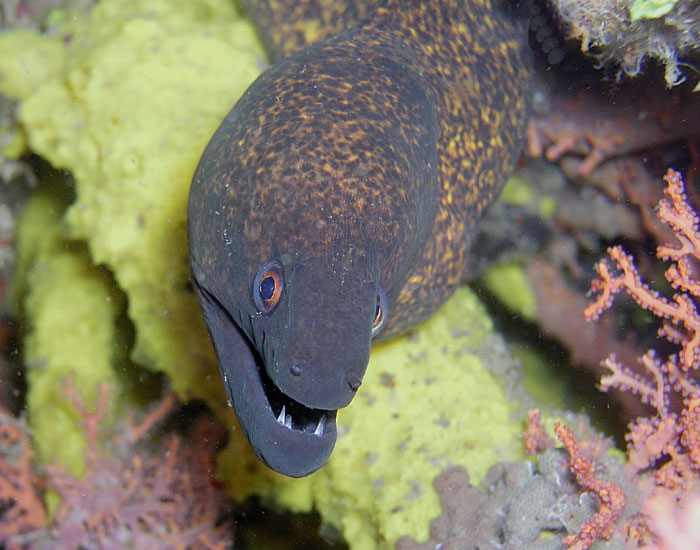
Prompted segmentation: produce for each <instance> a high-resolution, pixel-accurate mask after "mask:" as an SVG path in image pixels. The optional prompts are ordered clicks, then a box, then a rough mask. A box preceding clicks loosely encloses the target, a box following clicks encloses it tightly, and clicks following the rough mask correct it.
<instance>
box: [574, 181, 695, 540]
mask: <svg viewBox="0 0 700 550" xmlns="http://www.w3.org/2000/svg"><path fill="white" fill-rule="evenodd" d="M664 180H665V181H666V184H667V187H666V189H665V191H664V192H665V193H666V195H667V196H668V198H667V199H663V200H662V201H661V202H660V203H659V209H658V217H659V219H660V220H661V221H663V222H664V223H666V224H667V225H668V226H669V227H670V228H671V229H672V230H673V233H674V234H675V236H676V238H677V240H678V245H676V246H672V245H663V246H659V247H658V249H657V255H658V257H659V258H661V259H663V260H667V261H671V262H672V263H671V265H670V266H669V268H668V269H667V270H666V274H665V275H666V279H667V280H668V281H669V283H671V286H672V287H673V288H674V290H675V291H676V292H675V294H674V295H673V297H672V298H670V299H669V298H667V297H666V296H664V295H662V294H661V293H659V292H657V291H656V290H654V289H652V288H651V287H650V286H649V285H647V284H646V283H645V282H644V281H643V280H642V278H641V276H640V275H639V273H638V272H637V269H636V267H635V265H634V262H633V260H632V258H631V256H629V255H628V254H626V253H625V252H624V251H623V250H622V248H621V247H612V248H610V249H609V250H608V253H609V255H610V258H612V260H613V261H614V262H615V266H616V268H611V267H610V265H609V264H608V262H607V261H606V260H601V261H600V263H599V264H598V266H597V269H598V275H599V278H597V279H595V280H594V281H593V282H592V284H591V288H592V290H593V292H595V293H597V297H596V298H595V300H594V301H593V302H592V303H591V304H590V305H589V306H588V307H587V308H586V310H585V312H584V313H585V315H586V317H587V318H588V319H589V320H590V319H596V318H597V317H598V316H599V315H600V313H601V312H602V311H604V310H605V309H607V308H608V307H610V305H611V304H612V301H613V298H614V296H615V295H616V294H617V293H619V292H621V291H623V290H624V291H625V292H626V293H627V294H629V295H630V296H631V297H632V298H634V300H635V301H636V302H637V303H638V304H639V305H640V306H642V307H643V308H645V309H648V310H650V311H651V312H652V313H654V314H655V315H656V316H658V317H659V318H661V319H663V323H664V324H663V326H662V328H661V330H660V335H661V336H664V337H665V338H666V339H667V340H669V341H670V342H672V343H674V344H677V345H679V346H680V349H679V352H678V353H677V354H673V355H670V356H669V357H667V358H666V359H665V360H662V359H660V358H659V357H658V356H657V353H656V352H655V351H654V350H649V351H647V352H646V353H645V354H644V355H642V357H641V358H640V361H641V364H642V366H643V367H644V369H645V370H646V372H647V373H648V375H649V376H648V377H643V376H640V375H638V374H635V373H633V372H632V371H631V370H630V369H628V368H627V367H625V366H624V365H622V364H621V363H620V362H618V361H617V360H616V358H615V357H614V356H610V357H608V358H607V359H606V360H605V361H604V363H603V364H604V366H605V367H606V368H607V369H608V370H609V371H610V374H608V375H607V376H604V377H603V378H602V379H601V385H602V387H603V389H609V388H613V387H615V388H621V389H625V390H628V391H630V392H632V393H634V394H636V395H638V396H639V397H640V398H641V399H642V401H644V402H645V403H648V404H649V405H651V406H652V407H653V408H654V409H655V414H654V415H653V416H650V417H640V418H637V419H636V420H635V421H633V422H632V423H631V424H630V426H629V433H628V434H627V441H628V450H627V455H628V462H627V466H626V471H627V472H628V474H630V475H631V476H632V477H633V479H635V480H636V481H637V483H638V484H639V486H640V488H641V489H642V490H643V492H644V493H645V494H646V495H647V496H648V497H650V498H653V499H663V501H664V502H669V503H674V504H675V506H677V508H678V510H677V512H678V514H679V516H680V514H681V513H683V510H684V506H685V504H684V498H685V497H686V496H687V495H690V494H696V492H697V491H700V385H699V384H698V371H699V370H700V313H698V309H697V300H698V298H700V281H699V280H698V279H697V278H696V276H695V274H694V268H696V267H697V265H698V262H700V230H699V229H698V216H697V214H696V213H695V212H694V210H693V209H692V208H691V206H690V205H689V204H688V201H687V199H686V196H685V191H684V186H683V181H682V178H681V175H680V174H679V173H678V172H676V171H674V170H669V171H668V173H667V174H666V176H665V178H664ZM674 390H675V391H677V392H679V393H680V394H681V396H682V410H681V412H680V413H677V412H674V409H673V408H672V406H671V403H670V400H671V395H672V392H673V391H674ZM653 502H657V500H654V501H652V503H653ZM658 509H659V507H658V506H655V505H650V506H646V507H645V513H646V515H647V518H649V521H648V527H649V530H650V531H651V532H652V533H655V529H656V526H657V525H660V524H662V523H663V522H662V521H661V518H660V517H654V514H656V511H657V510H658ZM656 537H657V538H659V539H661V538H662V536H661V534H660V533H658V532H657V533H656ZM650 548H651V547H650Z"/></svg>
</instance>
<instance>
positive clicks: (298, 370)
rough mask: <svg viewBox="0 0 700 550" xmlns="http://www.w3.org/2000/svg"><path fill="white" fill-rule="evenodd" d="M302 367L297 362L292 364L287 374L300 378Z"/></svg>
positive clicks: (300, 363)
mask: <svg viewBox="0 0 700 550" xmlns="http://www.w3.org/2000/svg"><path fill="white" fill-rule="evenodd" d="M302 365H303V363H302V362H297V363H294V364H293V365H292V366H291V367H290V368H289V372H291V373H292V376H301V374H302V372H303V369H302Z"/></svg>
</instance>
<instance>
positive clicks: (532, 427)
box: [523, 409, 552, 454]
mask: <svg viewBox="0 0 700 550" xmlns="http://www.w3.org/2000/svg"><path fill="white" fill-rule="evenodd" d="M523 439H524V440H525V452H526V453H527V454H537V453H541V452H542V451H544V450H546V449H548V448H549V447H551V446H552V440H551V438H550V437H549V436H548V435H547V432H546V431H545V430H544V428H543V427H542V413H541V412H540V410H539V409H530V410H529V411H527V428H526V429H525V433H524V434H523Z"/></svg>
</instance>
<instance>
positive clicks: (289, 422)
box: [284, 414, 292, 430]
mask: <svg viewBox="0 0 700 550" xmlns="http://www.w3.org/2000/svg"><path fill="white" fill-rule="evenodd" d="M284 425H285V427H287V428H289V429H290V430H291V429H292V415H291V414H288V415H287V417H286V418H285V419H284Z"/></svg>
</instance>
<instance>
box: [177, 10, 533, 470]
mask: <svg viewBox="0 0 700 550" xmlns="http://www.w3.org/2000/svg"><path fill="white" fill-rule="evenodd" d="M279 4H281V3H280V2H274V1H272V2H268V3H267V4H264V5H261V4H257V3H256V4H255V5H252V6H250V7H249V9H250V13H251V14H252V15H253V17H254V19H255V18H257V20H258V21H259V22H260V23H261V28H262V34H263V37H264V38H265V39H266V40H267V42H268V44H269V45H270V51H271V53H272V55H273V57H278V58H281V59H280V60H279V61H277V62H276V63H275V64H274V65H273V66H272V67H271V68H270V69H268V70H267V71H266V72H265V73H263V74H262V75H261V76H260V77H259V78H258V80H257V81H256V82H254V83H253V84H252V86H251V87H250V88H249V89H248V91H247V92H246V93H245V94H244V95H243V97H242V98H241V99H240V100H239V101H238V103H237V104H236V105H235V107H234V108H233V109H232V110H231V111H230V113H229V114H228V115H227V117H226V119H225V120H224V121H223V122H222V124H221V126H220V127H219V128H218V130H217V131H216V133H215V134H214V136H213V137H212V139H211V141H210V142H209V145H208V146H207V148H206V150H205V151H204V154H203V155H202V158H201V160H200V162H199V165H198V167H197V170H196V172H195V175H194V178H193V182H192V188H191V192H190V204H189V239H190V242H189V244H190V253H191V266H192V278H193V285H194V288H195V291H196V293H197V295H198V297H199V299H200V303H201V305H202V310H203V313H204V316H205V319H206V322H207V325H208V327H209V331H210V334H211V337H212V340H213V343H214V346H215V349H216V353H217V356H218V360H219V364H220V369H221V373H222V376H223V379H224V384H225V386H226V389H227V391H228V394H229V396H230V398H231V401H232V403H233V407H234V409H235V411H236V414H237V416H238V419H239V421H240V424H241V426H242V428H243V430H244V432H245V433H246V436H247V438H248V440H249V442H250V444H251V446H252V448H253V450H254V451H255V453H256V454H257V456H258V457H259V458H260V459H261V460H262V461H263V462H264V463H265V464H267V465H268V466H269V467H270V468H272V469H274V470H276V471H277V472H280V473H282V474H285V475H288V476H293V477H299V476H304V475H308V474H310V473H312V472H314V471H315V470H317V469H318V468H320V467H321V466H322V465H323V464H324V463H325V462H326V461H327V459H328V457H329V456H330V454H331V451H332V449H333V446H334V444H335V439H336V426H335V412H336V410H337V409H339V408H342V407H345V406H346V405H348V403H350V401H351V400H352V398H353V397H354V395H355V393H356V392H357V390H358V388H359V386H360V384H361V382H362V377H363V375H364V372H365V370H366V368H367V362H368V360H369V354H370V347H371V344H372V341H373V340H377V339H378V338H388V337H391V336H394V335H396V334H398V333H400V332H404V331H406V330H408V329H410V328H411V327H413V326H415V325H416V324H418V323H420V322H421V321H422V320H424V319H425V318H427V317H428V316H430V315H432V314H433V313H434V312H435V311H436V310H437V308H438V307H439V306H440V305H441V304H442V303H443V302H444V301H445V300H446V299H447V298H448V297H449V296H450V295H451V294H452V292H453V291H454V290H455V288H456V287H457V285H459V283H460V281H461V280H462V278H463V275H464V272H465V268H466V266H467V252H468V248H469V245H470V237H471V236H472V235H473V234H474V228H475V223H476V221H477V220H478V218H479V217H480V215H481V213H482V211H483V209H484V208H485V207H486V206H487V205H488V204H489V203H490V202H491V201H492V200H493V199H494V197H495V196H496V195H497V193H498V191H499V190H500V188H501V186H502V184H503V182H504V181H505V179H506V177H507V175H508V174H509V173H510V171H511V170H512V168H513V166H514V162H515V160H516V156H517V153H518V151H519V145H520V142H521V138H522V137H523V135H524V126H525V123H526V118H527V98H528V86H529V85H528V81H529V79H530V73H531V68H530V67H531V63H530V61H529V58H528V55H527V52H526V48H525V42H526V36H525V32H524V30H523V29H522V28H520V27H521V25H520V23H521V22H518V21H517V20H515V18H513V16H512V15H511V14H510V13H509V10H508V9H507V7H506V6H505V5H503V4H502V3H501V2H500V1H499V0H472V1H469V2H464V1H454V0H453V1H450V0H427V1H418V0H389V1H386V2H375V4H377V5H371V4H369V5H367V6H365V7H363V8H359V7H357V6H356V5H355V4H354V3H348V4H343V3H338V2H330V3H329V2H328V1H327V0H320V1H318V2H313V1H307V2H300V3H299V4H298V5H296V6H295V5H293V4H292V5H289V6H286V5H279ZM324 5H325V6H326V7H327V8H328V9H327V10H325V11H324V10H321V11H318V9H317V8H318V7H319V6H321V7H323V6H324ZM328 5H332V6H334V7H332V8H330V7H328ZM328 10H331V11H328ZM333 10H335V11H333ZM323 13H325V15H324V16H322V15H319V14H323ZM324 17H325V19H326V20H328V21H327V24H326V25H324V24H323V23H322V21H323V18H324ZM298 21H301V22H302V23H303V24H302V23H297V22H298ZM318 21H321V23H319V22H318ZM333 22H335V26H334V24H333ZM343 27H347V28H345V30H343ZM275 29H278V30H275ZM280 29H281V30H280ZM309 29H310V30H309ZM335 33H337V34H335ZM315 39H319V40H320V41H318V42H315V43H313V44H312V45H310V46H308V47H304V46H305V42H306V41H310V40H315ZM298 48H301V49H298ZM287 54H289V55H287ZM464 322H465V323H468V322H469V320H468V319H465V321H464Z"/></svg>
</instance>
